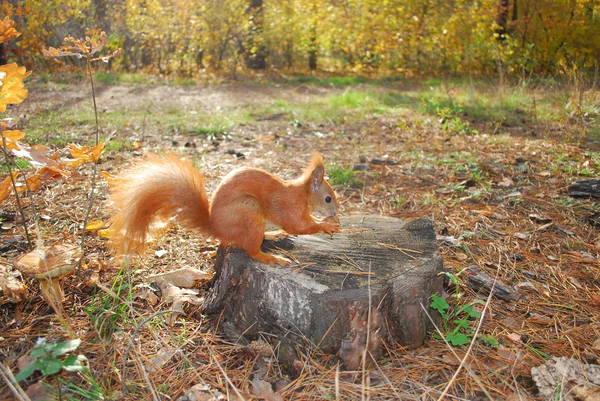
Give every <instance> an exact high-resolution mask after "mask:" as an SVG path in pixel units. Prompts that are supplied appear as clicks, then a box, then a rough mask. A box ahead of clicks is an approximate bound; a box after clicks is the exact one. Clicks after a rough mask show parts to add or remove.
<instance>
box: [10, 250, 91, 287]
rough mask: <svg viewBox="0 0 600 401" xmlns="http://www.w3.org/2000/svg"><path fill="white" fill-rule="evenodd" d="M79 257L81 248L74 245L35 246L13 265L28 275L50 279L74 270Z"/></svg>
mask: <svg viewBox="0 0 600 401" xmlns="http://www.w3.org/2000/svg"><path fill="white" fill-rule="evenodd" d="M80 257H81V248H80V247H79V246H76V245H53V246H51V247H50V248H36V249H34V250H33V251H31V252H29V253H27V254H25V255H23V256H21V257H20V258H19V259H17V261H16V263H15V267H16V268H17V269H18V270H20V271H21V273H23V275H25V276H28V277H34V278H36V279H38V280H40V279H51V278H58V277H62V276H65V275H67V274H69V273H71V272H73V271H74V270H75V266H76V262H77V260H78V259H79V258H80Z"/></svg>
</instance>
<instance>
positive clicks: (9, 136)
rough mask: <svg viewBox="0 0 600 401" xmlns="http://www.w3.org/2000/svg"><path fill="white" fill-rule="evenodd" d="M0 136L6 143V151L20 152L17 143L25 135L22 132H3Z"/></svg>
mask: <svg viewBox="0 0 600 401" xmlns="http://www.w3.org/2000/svg"><path fill="white" fill-rule="evenodd" d="M2 135H3V136H4V140H5V141H6V149H8V150H20V149H21V147H20V146H19V143H18V142H19V140H20V139H22V138H23V137H24V136H25V133H24V132H23V131H19V130H10V131H4V132H3V133H2Z"/></svg>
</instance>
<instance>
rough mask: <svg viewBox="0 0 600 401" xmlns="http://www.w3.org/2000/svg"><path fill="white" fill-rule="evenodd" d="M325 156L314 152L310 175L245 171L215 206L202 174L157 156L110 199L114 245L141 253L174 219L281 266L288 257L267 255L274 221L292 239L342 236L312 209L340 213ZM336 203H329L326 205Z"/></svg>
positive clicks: (230, 178) (226, 182) (224, 185)
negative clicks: (157, 229)
mask: <svg viewBox="0 0 600 401" xmlns="http://www.w3.org/2000/svg"><path fill="white" fill-rule="evenodd" d="M324 172H325V166H324V164H323V158H322V157H321V155H319V154H317V153H315V154H313V157H312V160H311V162H310V164H309V165H308V166H307V167H306V169H305V171H304V173H303V174H302V175H301V176H300V177H298V178H297V179H295V180H282V179H280V178H278V177H276V176H274V175H272V174H270V173H268V172H266V171H264V170H260V169H255V168H243V169H239V170H235V171H233V172H231V173H230V174H229V175H227V176H226V177H225V178H224V179H223V181H222V182H221V183H220V184H219V186H218V187H217V189H216V191H215V193H214V195H213V199H212V202H210V204H209V201H208V197H207V195H206V190H205V189H204V180H203V177H202V174H201V173H200V172H199V171H198V170H196V169H195V168H194V167H193V165H192V164H191V163H190V162H188V161H182V160H180V159H178V158H176V157H175V156H168V157H159V156H152V157H150V158H149V159H148V160H147V161H144V162H141V163H139V164H138V165H137V166H135V167H134V168H133V169H131V170H130V171H129V172H127V173H125V174H124V175H123V176H122V177H121V178H120V179H119V182H118V183H117V185H116V188H115V191H114V192H113V194H112V195H111V200H112V201H113V202H114V204H115V206H116V208H117V210H118V212H117V213H116V214H115V216H114V217H113V219H112V225H111V231H112V237H111V239H112V243H113V247H114V249H115V250H116V251H117V252H118V253H131V252H140V251H141V250H142V249H143V248H144V244H145V242H146V237H147V236H148V234H149V233H150V229H151V225H152V223H153V221H154V220H155V219H156V218H167V217H171V216H174V217H176V218H177V219H178V221H180V222H181V224H182V225H183V226H184V227H187V228H191V229H199V230H200V231H202V232H204V233H205V234H207V235H210V236H212V237H215V238H217V239H218V240H219V241H220V242H221V243H222V244H224V245H235V246H239V247H240V248H242V249H244V250H245V251H246V252H247V253H248V254H249V255H250V256H251V257H252V258H254V259H257V260H260V261H263V262H265V263H269V264H271V265H274V264H276V263H277V264H282V265H283V264H286V263H289V260H287V259H285V258H283V257H281V256H277V255H269V254H265V253H263V252H262V251H261V249H260V246H261V244H262V241H263V238H264V232H265V224H266V222H267V221H269V222H272V223H274V224H276V225H278V226H279V227H281V228H282V229H283V230H285V231H286V232H288V233H289V234H314V233H318V232H326V233H328V234H330V235H333V233H335V232H339V226H338V225H337V224H331V223H328V222H318V221H316V220H315V219H314V218H313V217H312V216H311V213H312V212H320V213H322V214H323V215H325V216H326V217H331V216H335V215H336V213H337V201H336V198H335V194H334V192H333V189H332V188H331V186H330V185H329V184H328V183H327V181H326V180H325V179H324ZM327 200H329V202H327Z"/></svg>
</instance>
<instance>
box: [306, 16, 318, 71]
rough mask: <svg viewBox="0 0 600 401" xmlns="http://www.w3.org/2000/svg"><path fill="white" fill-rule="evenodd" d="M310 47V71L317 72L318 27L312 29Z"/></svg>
mask: <svg viewBox="0 0 600 401" xmlns="http://www.w3.org/2000/svg"><path fill="white" fill-rule="evenodd" d="M309 39H310V46H309V48H308V69H309V70H311V71H315V70H316V69H317V27H316V26H314V25H313V26H311V28H310V38H309Z"/></svg>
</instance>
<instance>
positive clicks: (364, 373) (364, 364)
mask: <svg viewBox="0 0 600 401" xmlns="http://www.w3.org/2000/svg"><path fill="white" fill-rule="evenodd" d="M368 273H369V275H368V276H367V288H368V295H369V309H367V336H366V342H365V348H364V349H363V355H362V382H361V384H362V385H361V394H360V396H361V400H362V401H365V400H366V399H365V395H367V396H368V394H365V390H366V383H365V382H366V378H367V353H368V352H369V340H370V338H369V337H370V334H371V305H372V303H371V263H370V262H369V272H368Z"/></svg>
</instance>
